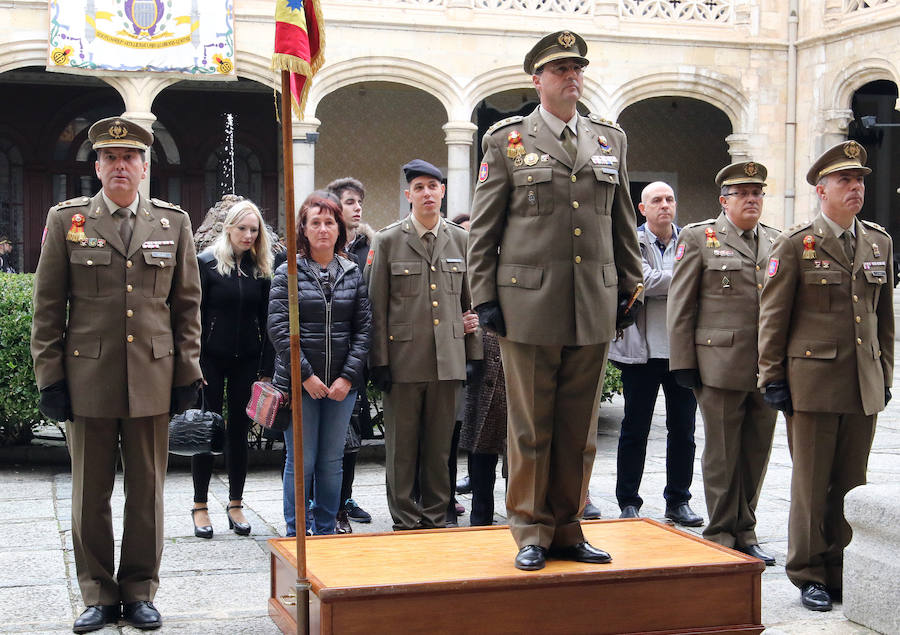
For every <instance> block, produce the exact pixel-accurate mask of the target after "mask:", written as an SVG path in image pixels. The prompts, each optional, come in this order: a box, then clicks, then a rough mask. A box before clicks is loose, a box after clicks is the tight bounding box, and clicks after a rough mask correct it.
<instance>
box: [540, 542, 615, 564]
mask: <svg viewBox="0 0 900 635" xmlns="http://www.w3.org/2000/svg"><path fill="white" fill-rule="evenodd" d="M550 557H551V558H557V559H559V560H574V561H575V562H590V563H592V564H606V563H607V562H612V557H611V556H610V555H609V554H608V553H606V552H605V551H603V550H602V549H597V548H596V547H593V546H591V543H589V542H587V541H584V542H579V543H578V544H577V545H567V546H565V547H551V548H550Z"/></svg>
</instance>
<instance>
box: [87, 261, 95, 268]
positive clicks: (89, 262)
mask: <svg viewBox="0 0 900 635" xmlns="http://www.w3.org/2000/svg"><path fill="white" fill-rule="evenodd" d="M86 264H87V265H88V266H89V267H90V266H91V265H92V264H94V261H93V260H88V261H87V263H86Z"/></svg>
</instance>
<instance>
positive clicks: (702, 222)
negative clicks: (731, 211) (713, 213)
mask: <svg viewBox="0 0 900 635" xmlns="http://www.w3.org/2000/svg"><path fill="white" fill-rule="evenodd" d="M715 222H716V219H715V218H707V219H706V220H700V221H697V222H696V223H690V224H688V225H685V226H684V227H682V229H690V228H691V227H700V226H701V225H711V224H713V223H715Z"/></svg>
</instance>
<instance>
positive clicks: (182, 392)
mask: <svg viewBox="0 0 900 635" xmlns="http://www.w3.org/2000/svg"><path fill="white" fill-rule="evenodd" d="M202 385H203V380H202V379H198V380H197V381H195V382H194V383H193V384H190V385H189V386H175V387H174V388H173V389H172V399H171V402H170V403H169V415H170V416H172V415H178V414H181V413H182V412H184V411H185V410H187V409H188V408H191V407H193V406H194V405H195V404H196V403H197V397H198V396H199V393H200V386H202Z"/></svg>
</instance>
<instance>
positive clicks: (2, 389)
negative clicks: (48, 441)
mask: <svg viewBox="0 0 900 635" xmlns="http://www.w3.org/2000/svg"><path fill="white" fill-rule="evenodd" d="M33 284H34V281H33V276H32V275H31V274H5V273H4V274H0V445H11V444H14V443H17V444H18V443H28V442H29V441H30V440H31V438H32V434H31V429H32V427H34V426H35V425H36V424H38V423H40V422H41V413H40V412H39V411H38V407H37V405H38V390H37V386H36V385H35V383H34V368H33V366H32V363H31V349H30V342H31V290H32V285H33Z"/></svg>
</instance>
